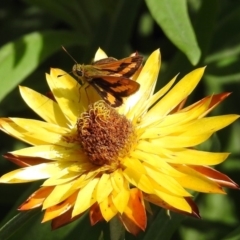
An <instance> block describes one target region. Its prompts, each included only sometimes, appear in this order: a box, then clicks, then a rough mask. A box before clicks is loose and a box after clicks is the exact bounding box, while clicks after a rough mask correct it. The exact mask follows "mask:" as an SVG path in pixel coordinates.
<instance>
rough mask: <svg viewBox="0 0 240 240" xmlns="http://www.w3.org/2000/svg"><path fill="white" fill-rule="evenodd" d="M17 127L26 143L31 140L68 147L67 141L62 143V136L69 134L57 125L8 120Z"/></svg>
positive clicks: (24, 120)
mask: <svg viewBox="0 0 240 240" xmlns="http://www.w3.org/2000/svg"><path fill="white" fill-rule="evenodd" d="M10 119H11V120H12V121H13V122H15V123H16V124H17V125H19V126H21V127H22V129H23V130H22V131H21V133H22V134H23V135H25V138H26V140H27V141H31V139H32V138H35V139H39V141H43V142H45V144H47V143H52V144H55V143H57V144H59V145H63V146H67V145H69V144H68V143H67V141H66V140H65V141H63V135H64V134H66V133H67V132H69V130H68V129H66V128H61V127H59V126H57V125H54V124H50V123H46V122H42V121H38V120H32V119H21V118H10Z"/></svg>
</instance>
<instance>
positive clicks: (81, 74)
mask: <svg viewBox="0 0 240 240" xmlns="http://www.w3.org/2000/svg"><path fill="white" fill-rule="evenodd" d="M76 73H77V75H78V76H79V77H82V76H83V71H82V70H81V69H77V70H76Z"/></svg>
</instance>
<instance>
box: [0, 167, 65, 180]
mask: <svg viewBox="0 0 240 240" xmlns="http://www.w3.org/2000/svg"><path fill="white" fill-rule="evenodd" d="M59 171H61V166H60V165H58V164H54V163H42V164H38V165H35V166H31V167H27V168H21V169H18V170H14V171H12V172H9V173H7V174H5V175H3V176H2V177H1V178H0V182H2V183H17V182H24V181H26V182H27V181H28V182H30V181H35V180H40V179H45V178H49V177H51V176H52V175H53V174H55V173H58V172H59Z"/></svg>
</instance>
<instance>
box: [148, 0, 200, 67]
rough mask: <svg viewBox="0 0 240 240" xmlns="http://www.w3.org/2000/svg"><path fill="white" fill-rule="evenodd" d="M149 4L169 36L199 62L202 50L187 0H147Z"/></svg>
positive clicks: (195, 62) (190, 59)
mask: <svg viewBox="0 0 240 240" xmlns="http://www.w3.org/2000/svg"><path fill="white" fill-rule="evenodd" d="M146 3H147V6H148V8H149V10H150V12H151V14H152V16H153V18H154V19H155V20H156V22H157V23H158V24H159V25H160V26H161V28H162V30H163V31H164V33H165V34H166V35H167V37H168V38H169V39H170V40H171V41H172V42H173V43H174V44H175V45H176V46H177V47H178V48H179V49H180V50H181V51H182V52H184V53H185V54H186V56H187V57H188V59H189V61H190V62H191V63H192V64H194V65H195V64H197V63H198V61H199V59H200V56H201V51H200V49H199V47H198V43H197V40H196V37H195V34H194V30H193V28H192V25H191V22H190V19H189V16H188V13H187V3H186V0H181V1H179V0H146Z"/></svg>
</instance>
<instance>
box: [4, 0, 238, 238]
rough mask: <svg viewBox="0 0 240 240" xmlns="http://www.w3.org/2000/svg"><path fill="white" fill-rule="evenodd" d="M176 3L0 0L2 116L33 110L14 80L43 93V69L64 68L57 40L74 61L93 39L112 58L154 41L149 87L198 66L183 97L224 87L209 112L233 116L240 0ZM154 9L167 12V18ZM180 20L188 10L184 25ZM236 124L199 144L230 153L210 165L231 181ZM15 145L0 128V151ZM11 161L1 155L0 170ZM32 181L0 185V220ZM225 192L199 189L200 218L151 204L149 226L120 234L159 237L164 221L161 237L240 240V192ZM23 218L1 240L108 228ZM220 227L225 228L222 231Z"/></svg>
mask: <svg viewBox="0 0 240 240" xmlns="http://www.w3.org/2000/svg"><path fill="white" fill-rule="evenodd" d="M184 3H185V1H184V0H181V1H180V0H177V1H176V0H169V1H163V0H146V1H143V0H134V1H129V0H115V1H111V0H101V1H99V0H72V1H65V0H59V1H57V0H52V1H49V0H8V1H1V2H0V31H1V34H0V35H1V37H0V46H1V48H0V115H1V117H9V116H12V117H24V118H38V116H36V115H35V114H34V113H33V112H32V111H31V110H30V109H28V108H27V106H26V105H25V103H24V102H23V100H22V99H21V97H20V94H19V91H18V87H17V86H18V85H19V84H21V85H24V86H28V87H30V88H33V89H34V90H36V91H38V92H41V93H42V94H46V93H47V92H48V87H47V84H46V81H45V72H49V69H50V67H57V68H61V69H64V70H65V71H67V72H69V71H71V68H72V65H73V61H72V60H71V58H70V57H69V56H68V55H67V54H66V53H65V52H64V51H63V50H62V48H61V45H64V46H65V47H66V48H67V50H68V51H69V52H70V53H71V54H72V56H73V57H74V58H75V59H76V60H77V61H78V62H79V63H88V62H91V59H92V58H93V56H94V53H95V52H96V50H97V48H98V47H101V48H102V49H103V50H104V51H105V52H106V53H107V54H108V55H109V56H113V57H116V58H122V57H126V56H128V55H129V54H131V53H132V52H135V51H138V52H139V53H140V54H142V55H144V56H145V59H146V58H147V56H149V54H150V53H151V52H152V51H154V50H155V49H157V48H160V50H161V55H162V67H161V73H160V77H159V81H158V86H157V88H160V87H161V86H163V85H164V84H165V83H166V82H167V81H169V80H170V79H171V78H172V77H173V76H175V75H176V74H178V73H179V72H180V76H183V75H184V74H185V73H187V72H189V71H191V70H193V69H195V68H196V67H198V66H204V65H207V69H206V72H205V75H204V78H203V80H202V81H201V83H200V84H199V86H198V87H197V89H196V90H195V91H194V93H193V94H192V96H191V98H190V101H191V102H192V101H196V100H199V99H200V98H202V97H204V96H206V95H211V94H213V93H220V92H232V94H231V95H230V97H228V99H226V100H225V101H224V102H223V103H222V104H221V105H220V106H218V107H217V109H216V110H214V112H213V113H212V114H215V115H216V114H229V113H237V114H240V97H239V96H240V58H239V55H240V31H239V29H240V28H239V25H240V1H238V0H221V1H220V0H219V1H217V0H209V1H200V0H189V1H186V4H187V5H186V6H187V12H186V14H187V15H186V16H185V17H184V14H183V13H182V11H181V10H180V9H181V6H183V5H184ZM164 4H165V5H164ZM156 9H157V15H156ZM166 9H168V10H169V13H171V14H169V13H167V12H166ZM178 9H179V11H178ZM178 14H180V15H179V16H178ZM181 14H182V15H181ZM162 16H165V17H166V19H167V20H168V18H169V22H166V21H165V20H164V19H162V18H161V17H162ZM186 18H187V19H188V18H189V19H188V20H189V24H188V22H186ZM174 26H175V27H176V26H177V27H176V28H174ZM188 31H190V32H191V31H192V36H194V37H195V40H196V41H194V38H193V39H192V38H191V37H188V36H187V32H188ZM185 32H186V34H185ZM181 35H183V36H181ZM190 35H191V34H190ZM179 36H181V37H182V40H179ZM184 41H185V43H184ZM188 41H189V42H188ZM186 43H187V44H186ZM184 44H185V45H184ZM199 53H201V56H200V54H199ZM239 132H240V124H239V121H237V122H235V123H234V124H232V125H231V126H229V127H227V128H226V129H224V130H221V131H220V132H219V133H218V134H216V135H214V137H213V139H212V140H211V141H208V142H207V143H206V144H204V146H202V147H203V148H204V149H205V150H211V151H227V152H231V155H230V157H229V158H228V160H227V161H226V162H224V163H223V164H221V165H220V166H217V167H216V168H217V169H218V170H220V171H222V172H223V173H225V174H227V175H228V176H229V177H231V178H232V179H233V180H234V181H236V182H237V183H240V151H239V146H240V136H239V135H240V134H239ZM24 146H25V145H24V143H21V142H19V141H17V140H15V139H13V138H12V137H10V136H8V135H6V134H4V133H2V132H1V133H0V151H1V155H2V154H4V153H6V152H8V151H12V150H14V149H19V148H22V147H24ZM16 168H17V166H15V165H14V164H12V163H11V162H9V161H7V160H6V159H4V158H3V157H1V159H0V174H1V175H3V174H4V173H7V172H8V171H10V170H13V169H16ZM40 185H41V182H37V183H33V184H26V183H25V184H15V185H14V184H13V185H0V212H1V214H0V220H2V222H1V226H3V225H4V224H5V223H6V222H7V221H8V220H9V219H10V218H11V217H13V216H14V215H16V214H17V211H16V208H17V206H19V205H20V204H21V202H23V201H24V200H25V199H26V198H27V197H28V196H29V195H30V194H31V192H33V191H34V189H37V188H38V186H40ZM226 191H227V193H228V195H225V196H224V195H210V194H209V195H206V194H199V195H198V196H197V197H196V202H197V204H198V206H199V209H200V213H201V216H202V220H195V219H192V218H181V217H180V218H179V216H176V215H173V217H172V221H171V220H169V218H168V217H167V218H166V214H165V212H163V211H160V212H159V214H158V215H156V216H155V217H154V218H152V219H151V222H150V223H149V226H154V227H152V228H149V230H148V232H147V234H148V235H147V234H146V235H145V234H141V235H140V236H138V237H137V238H134V237H131V236H129V235H127V238H126V239H160V238H158V237H157V236H158V234H161V231H165V230H166V229H168V228H169V227H164V226H165V225H164V223H167V224H169V225H170V226H171V228H172V229H170V230H167V231H168V233H169V234H170V235H171V233H172V232H175V233H174V235H173V236H172V238H171V237H169V236H170V235H167V234H166V233H164V234H163V235H161V236H162V237H161V239H176V240H177V239H182V240H192V239H195V240H198V239H199V240H200V239H204V240H208V239H209V240H212V239H213V240H214V239H240V232H239V228H238V227H239V218H240V213H239V202H240V193H239V191H236V190H226ZM163 215H164V216H163ZM29 219H30V217H29V216H28V215H27V216H26V217H25V218H24V217H23V219H22V220H21V223H22V222H25V221H26V224H25V225H24V226H21V224H20V223H14V224H16V225H14V226H15V227H14V229H15V230H16V231H17V230H18V226H21V229H20V230H19V231H17V232H16V233H14V232H13V230H12V228H11V229H10V230H9V231H11V232H10V233H13V235H12V237H11V238H10V239H12V240H13V239H86V238H87V239H99V234H100V231H101V229H106V228H107V226H106V225H105V224H99V225H97V226H95V227H90V226H89V222H88V221H89V220H88V218H87V217H85V218H84V219H82V220H80V221H78V222H76V223H73V224H70V225H69V226H66V227H64V228H62V229H60V230H57V231H54V232H51V230H50V226H49V224H48V223H46V224H40V222H41V213H40V212H36V215H34V216H33V217H32V218H31V219H30V220H29ZM164 219H165V220H164ZM166 219H167V220H166ZM27 220H29V221H27ZM164 221H166V222H164ZM180 222H181V224H180ZM153 228H154V230H153ZM162 229H163V230H162ZM150 234H153V235H150ZM228 234H230V236H229V237H226V236H227V235H228ZM231 234H232V235H231ZM153 236H154V237H155V238H154V237H153ZM231 236H232V238H231ZM0 237H1V235H0ZM0 239H6V237H2V238H0ZM100 239H103V238H100ZM104 239H108V238H107V237H105V238H104Z"/></svg>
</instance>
